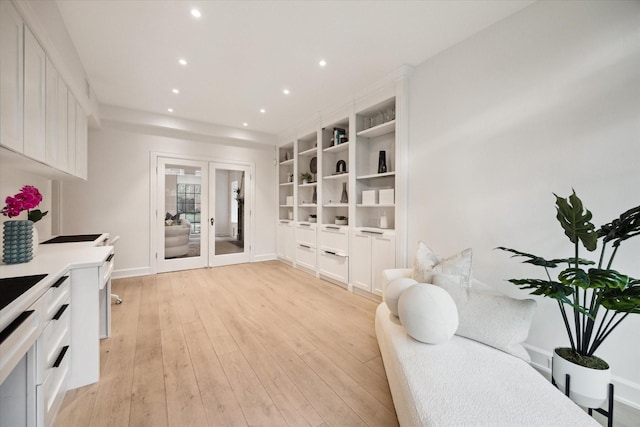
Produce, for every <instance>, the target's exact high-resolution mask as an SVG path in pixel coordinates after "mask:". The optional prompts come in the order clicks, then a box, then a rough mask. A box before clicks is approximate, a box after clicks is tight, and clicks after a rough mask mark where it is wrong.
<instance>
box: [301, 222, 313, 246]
mask: <svg viewBox="0 0 640 427" xmlns="http://www.w3.org/2000/svg"><path fill="white" fill-rule="evenodd" d="M296 242H298V243H302V244H303V245H307V246H311V247H312V248H315V247H316V225H315V224H304V223H303V224H298V225H297V226H296Z"/></svg>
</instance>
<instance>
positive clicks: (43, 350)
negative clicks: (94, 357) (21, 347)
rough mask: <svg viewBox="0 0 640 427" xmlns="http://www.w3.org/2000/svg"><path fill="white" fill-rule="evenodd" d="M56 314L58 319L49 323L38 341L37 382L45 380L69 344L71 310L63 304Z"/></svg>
mask: <svg viewBox="0 0 640 427" xmlns="http://www.w3.org/2000/svg"><path fill="white" fill-rule="evenodd" d="M67 302H68V301H67ZM58 314H59V317H58V318H57V319H54V320H51V321H50V322H49V324H48V325H47V326H46V327H45V328H44V330H43V331H42V335H40V339H39V340H38V356H39V357H40V358H41V360H42V363H41V364H40V366H41V369H42V372H39V375H38V378H39V380H45V379H46V378H47V376H48V375H49V371H50V370H51V369H52V367H53V365H54V364H55V362H56V359H57V358H58V356H59V355H60V352H61V351H62V349H63V347H64V346H67V345H69V344H70V337H71V333H70V325H71V322H70V319H71V310H70V308H69V306H68V305H67V304H63V305H62V307H61V308H60V311H59V312H58V313H56V315H58Z"/></svg>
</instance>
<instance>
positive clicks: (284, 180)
mask: <svg viewBox="0 0 640 427" xmlns="http://www.w3.org/2000/svg"><path fill="white" fill-rule="evenodd" d="M294 178H295V161H294V153H293V142H289V143H287V144H284V145H282V146H280V147H278V206H279V209H278V219H279V220H293V207H294V191H293V188H294Z"/></svg>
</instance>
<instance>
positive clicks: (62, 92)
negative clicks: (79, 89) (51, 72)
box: [56, 76, 69, 172]
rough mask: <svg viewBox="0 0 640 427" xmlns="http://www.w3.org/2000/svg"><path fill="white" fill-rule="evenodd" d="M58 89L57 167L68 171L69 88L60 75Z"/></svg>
mask: <svg viewBox="0 0 640 427" xmlns="http://www.w3.org/2000/svg"><path fill="white" fill-rule="evenodd" d="M57 91H58V96H57V99H56V101H57V102H58V108H57V109H56V113H57V117H56V119H57V120H58V124H57V126H56V131H57V132H58V138H57V139H58V162H57V165H56V167H57V168H58V169H60V170H61V171H65V172H66V171H68V170H69V154H68V153H69V148H68V145H67V133H68V129H67V115H68V112H67V108H68V107H67V105H68V101H67V97H68V90H67V85H66V84H65V83H64V81H63V80H62V78H60V76H58V85H57Z"/></svg>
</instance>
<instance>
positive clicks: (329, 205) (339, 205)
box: [322, 203, 349, 208]
mask: <svg viewBox="0 0 640 427" xmlns="http://www.w3.org/2000/svg"><path fill="white" fill-rule="evenodd" d="M322 207H323V208H347V207H349V203H327V204H324V205H322Z"/></svg>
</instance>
